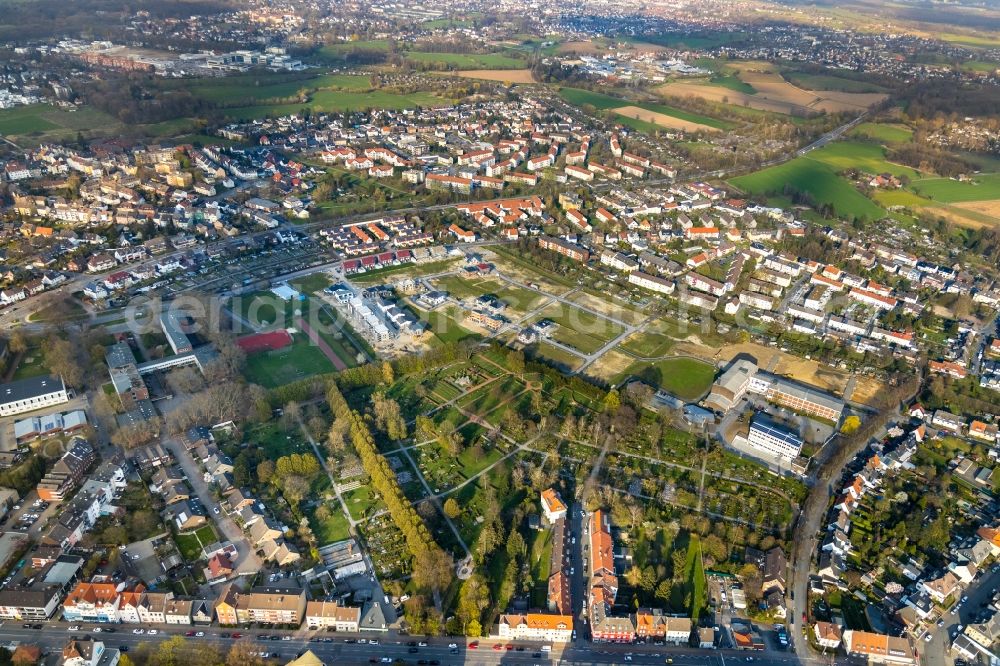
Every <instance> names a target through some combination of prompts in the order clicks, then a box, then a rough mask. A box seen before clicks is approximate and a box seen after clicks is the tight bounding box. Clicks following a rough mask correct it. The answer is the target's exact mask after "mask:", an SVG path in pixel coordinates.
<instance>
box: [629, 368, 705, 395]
mask: <svg viewBox="0 0 1000 666" xmlns="http://www.w3.org/2000/svg"><path fill="white" fill-rule="evenodd" d="M623 375H624V376H626V377H627V376H630V375H632V376H636V377H639V378H640V379H642V380H643V381H645V382H646V383H648V384H651V385H653V386H659V387H660V388H662V389H663V390H664V391H666V392H667V393H670V394H672V395H675V396H677V397H678V398H680V399H681V400H688V401H691V400H697V399H698V398H700V397H701V396H702V395H704V394H705V392H706V391H708V389H709V388H711V386H712V382H713V380H714V379H715V367H714V366H713V365H711V364H709V363H705V362H704V361H698V360H695V359H693V358H668V359H665V360H663V361H654V362H644V361H638V362H636V363H633V364H632V365H630V366H629V367H628V369H627V370H625V372H624V373H623Z"/></svg>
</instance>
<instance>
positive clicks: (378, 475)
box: [326, 384, 453, 599]
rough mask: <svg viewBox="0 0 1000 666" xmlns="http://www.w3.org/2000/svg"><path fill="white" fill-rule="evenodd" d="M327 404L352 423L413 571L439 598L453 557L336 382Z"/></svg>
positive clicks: (361, 453) (367, 468)
mask: <svg viewBox="0 0 1000 666" xmlns="http://www.w3.org/2000/svg"><path fill="white" fill-rule="evenodd" d="M326 398H327V403H328V404H329V406H330V409H331V411H332V412H333V414H334V415H335V417H336V418H337V419H339V420H345V421H347V422H348V423H349V424H350V438H351V443H352V444H353V445H354V449H355V451H356V452H357V454H358V456H359V457H360V459H361V465H362V467H364V469H365V472H367V474H368V477H369V479H370V481H371V485H372V487H373V488H374V489H375V490H376V491H377V492H378V493H379V495H381V497H382V501H383V502H385V505H386V508H387V509H388V510H389V516H390V517H391V518H392V521H393V523H394V524H395V525H396V527H397V528H399V530H400V532H402V534H403V537H404V538H405V539H406V545H407V549H408V550H409V552H410V553H411V554H412V555H413V566H412V574H413V581H414V583H416V585H417V587H419V588H421V589H424V590H429V591H431V592H432V593H433V594H434V595H435V598H436V599H439V598H440V593H441V592H442V591H444V590H445V589H446V588H447V587H448V586H449V585H450V584H451V581H452V579H453V572H452V569H453V563H452V560H451V557H450V556H449V555H448V554H447V553H445V552H444V550H442V549H441V547H440V546H439V545H438V544H437V542H436V541H434V538H433V536H432V535H431V533H430V531H429V530H428V529H427V525H426V524H425V523H424V521H423V520H422V519H421V518H420V516H419V514H417V512H416V510H415V509H414V508H413V505H412V504H410V501H409V500H408V499H407V498H406V495H404V494H403V490H402V489H401V488H400V487H399V482H398V481H397V479H396V475H395V473H394V472H393V471H392V468H391V467H390V466H389V463H388V462H387V461H386V459H385V457H384V456H382V454H380V453H379V451H378V448H377V446H376V444H375V440H374V438H373V437H372V433H371V430H370V429H369V427H368V424H367V423H366V422H365V420H364V418H363V417H362V416H361V414H359V413H358V412H357V411H355V410H353V409H351V408H350V406H349V405H348V404H347V401H346V400H345V399H344V396H343V394H341V392H340V389H338V388H337V386H336V385H334V384H331V385H330V387H329V388H328V389H327V394H326Z"/></svg>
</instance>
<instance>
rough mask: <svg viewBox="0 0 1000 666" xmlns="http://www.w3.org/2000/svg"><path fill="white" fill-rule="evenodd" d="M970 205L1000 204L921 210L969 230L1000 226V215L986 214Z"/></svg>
mask: <svg viewBox="0 0 1000 666" xmlns="http://www.w3.org/2000/svg"><path fill="white" fill-rule="evenodd" d="M970 203H971V204H972V205H975V204H986V203H1000V202H986V201H974V202H965V203H959V204H950V205H941V206H924V207H923V208H922V209H921V210H923V211H925V212H927V213H930V214H931V215H936V216H938V217H943V218H944V219H946V220H948V221H949V222H951V223H952V224H957V225H958V226H960V227H965V228H967V229H982V228H984V227H992V226H994V225H1000V213H996V214H992V215H991V214H989V213H984V212H982V211H981V210H976V209H975V208H972V207H970ZM994 216H996V219H993V218H994Z"/></svg>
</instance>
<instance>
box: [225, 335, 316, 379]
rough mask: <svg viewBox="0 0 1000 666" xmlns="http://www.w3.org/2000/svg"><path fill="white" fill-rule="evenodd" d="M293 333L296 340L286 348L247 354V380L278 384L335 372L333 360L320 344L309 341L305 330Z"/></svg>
mask: <svg viewBox="0 0 1000 666" xmlns="http://www.w3.org/2000/svg"><path fill="white" fill-rule="evenodd" d="M293 337H294V340H295V342H294V343H293V344H292V345H290V346H288V347H285V348H284V349H278V350H275V351H266V352H258V353H256V354H250V355H249V356H247V364H246V368H245V370H244V372H243V374H244V375H245V376H246V378H247V381H249V382H251V383H253V384H260V385H261V386H263V387H265V388H274V387H276V386H283V385H285V384H290V383H291V382H294V381H298V380H300V379H305V378H306V377H311V376H312V375H318V374H323V373H327V372H333V370H334V367H333V364H332V363H330V360H329V359H328V358H327V357H326V356H325V355H324V354H323V352H322V351H320V349H319V347H316V346H314V345H312V344H311V343H310V342H309V338H308V337H306V335H305V334H304V333H296V334H295V335H294V336H293Z"/></svg>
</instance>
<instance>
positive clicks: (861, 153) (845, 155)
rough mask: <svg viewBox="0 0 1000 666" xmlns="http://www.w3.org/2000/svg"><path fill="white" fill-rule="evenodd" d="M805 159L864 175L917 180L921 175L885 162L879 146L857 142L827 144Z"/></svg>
mask: <svg viewBox="0 0 1000 666" xmlns="http://www.w3.org/2000/svg"><path fill="white" fill-rule="evenodd" d="M807 159H811V160H816V161H818V162H823V163H824V164H828V165H830V166H831V167H833V168H834V170H836V171H844V170H845V169H858V170H860V171H864V172H865V173H871V174H876V173H891V174H893V175H894V176H907V177H909V178H911V179H912V178H919V177H920V175H921V174H920V172H919V171H917V170H916V169H911V168H910V167H908V166H903V165H902V164H896V163H893V162H889V161H887V160H886V159H885V150H883V149H882V147H881V146H876V145H874V144H871V143H861V142H858V141H838V142H837V143H830V144H827V145H825V146H823V147H822V148H819V149H818V150H814V151H812V152H810V153H809V154H808V156H807Z"/></svg>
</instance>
